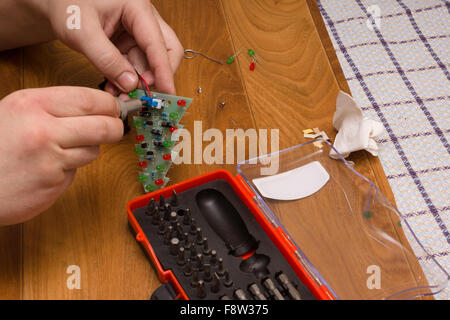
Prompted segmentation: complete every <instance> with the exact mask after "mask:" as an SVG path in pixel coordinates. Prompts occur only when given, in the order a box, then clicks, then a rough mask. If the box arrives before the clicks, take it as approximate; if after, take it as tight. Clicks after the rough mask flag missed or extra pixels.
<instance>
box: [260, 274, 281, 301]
mask: <svg viewBox="0 0 450 320" xmlns="http://www.w3.org/2000/svg"><path fill="white" fill-rule="evenodd" d="M263 286H264V287H265V288H266V289H267V290H268V291H269V293H270V295H271V296H273V298H274V299H275V300H284V297H283V295H282V294H281V292H280V290H278V289H277V287H275V284H274V283H273V281H272V280H271V279H270V278H267V279H266V280H264V281H263Z"/></svg>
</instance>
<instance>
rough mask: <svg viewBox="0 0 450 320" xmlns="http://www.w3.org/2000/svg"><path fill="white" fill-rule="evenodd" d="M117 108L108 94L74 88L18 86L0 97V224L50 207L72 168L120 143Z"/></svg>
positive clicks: (72, 173) (70, 176) (70, 178)
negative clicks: (103, 147) (103, 148)
mask: <svg viewBox="0 0 450 320" xmlns="http://www.w3.org/2000/svg"><path fill="white" fill-rule="evenodd" d="M119 114H120V106H119V103H118V102H117V101H116V99H115V98H114V97H113V96H112V95H110V94H109V93H106V92H102V91H99V90H94V89H88V88H78V87H51V88H44V89H28V90H21V91H17V92H15V93H12V94H10V95H9V96H7V97H5V98H4V99H3V100H1V101H0V137H1V140H0V177H1V178H0V225H9V224H15V223H20V222H24V221H26V220H29V219H31V218H33V217H34V216H36V215H37V214H39V213H41V212H42V211H44V210H46V209H47V208H49V207H50V206H51V205H52V204H53V203H54V202H55V200H56V199H57V198H58V197H59V196H60V195H61V194H62V193H63V191H64V190H66V189H67V188H68V187H69V186H70V184H71V183H72V181H73V179H74V176H75V172H76V169H77V168H79V167H82V166H84V165H86V164H88V163H90V162H91V161H93V160H94V159H96V158H97V156H98V154H99V145H100V144H103V143H113V142H117V141H119V140H120V139H121V138H122V136H123V123H122V121H121V120H120V119H119V118H118V116H119Z"/></svg>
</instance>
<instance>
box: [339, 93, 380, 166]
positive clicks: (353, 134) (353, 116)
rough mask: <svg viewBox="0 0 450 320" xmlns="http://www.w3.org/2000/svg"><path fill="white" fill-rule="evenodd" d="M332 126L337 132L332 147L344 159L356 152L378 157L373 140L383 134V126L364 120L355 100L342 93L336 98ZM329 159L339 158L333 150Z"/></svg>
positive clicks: (376, 122)
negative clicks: (360, 151)
mask: <svg viewBox="0 0 450 320" xmlns="http://www.w3.org/2000/svg"><path fill="white" fill-rule="evenodd" d="M333 126H334V127H335V128H336V130H338V133H337V135H336V138H335V139H334V145H333V146H334V148H335V149H336V150H337V151H338V152H339V153H340V154H341V155H342V156H343V157H344V158H346V157H348V156H349V154H350V153H351V152H354V151H358V150H367V151H368V152H370V153H371V154H372V155H374V156H377V155H378V145H377V143H376V142H375V140H374V138H376V137H377V136H379V135H380V134H381V133H382V132H383V130H384V128H383V125H382V124H381V123H380V122H378V121H374V120H371V119H366V118H364V117H363V113H362V110H361V108H360V107H359V106H358V105H357V104H356V102H355V100H353V98H352V97H351V96H349V95H348V94H346V93H345V92H343V91H340V92H339V95H338V97H337V101H336V112H335V114H334V118H333ZM330 157H331V158H334V159H337V158H339V157H338V155H337V153H336V152H335V151H334V150H331V151H330Z"/></svg>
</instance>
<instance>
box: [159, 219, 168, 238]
mask: <svg viewBox="0 0 450 320" xmlns="http://www.w3.org/2000/svg"><path fill="white" fill-rule="evenodd" d="M165 231H166V226H165V224H164V219H162V218H160V219H159V226H158V234H160V235H163V234H164V233H165Z"/></svg>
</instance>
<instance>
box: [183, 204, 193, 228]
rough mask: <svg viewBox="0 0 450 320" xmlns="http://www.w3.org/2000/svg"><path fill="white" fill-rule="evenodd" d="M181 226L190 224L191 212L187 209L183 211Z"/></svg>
mask: <svg viewBox="0 0 450 320" xmlns="http://www.w3.org/2000/svg"><path fill="white" fill-rule="evenodd" d="M183 224H184V225H186V226H188V225H190V224H191V210H189V208H188V209H185V210H184V215H183Z"/></svg>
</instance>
